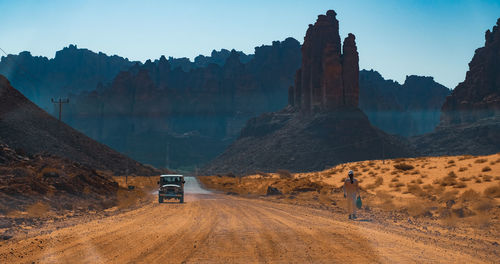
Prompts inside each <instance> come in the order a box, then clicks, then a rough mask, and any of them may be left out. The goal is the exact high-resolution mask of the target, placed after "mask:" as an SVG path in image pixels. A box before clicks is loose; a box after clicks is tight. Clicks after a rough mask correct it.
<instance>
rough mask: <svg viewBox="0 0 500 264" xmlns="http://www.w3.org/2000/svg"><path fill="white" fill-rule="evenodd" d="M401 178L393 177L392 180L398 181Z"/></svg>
mask: <svg viewBox="0 0 500 264" xmlns="http://www.w3.org/2000/svg"><path fill="white" fill-rule="evenodd" d="M398 181H399V179H398V178H397V177H394V178H392V180H391V182H398Z"/></svg>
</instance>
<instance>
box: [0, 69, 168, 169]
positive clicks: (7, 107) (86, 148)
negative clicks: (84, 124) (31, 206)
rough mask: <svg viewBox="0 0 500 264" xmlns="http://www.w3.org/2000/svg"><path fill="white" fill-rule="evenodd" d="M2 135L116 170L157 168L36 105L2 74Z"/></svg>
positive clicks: (25, 147) (27, 149)
mask: <svg viewBox="0 0 500 264" xmlns="http://www.w3.org/2000/svg"><path fill="white" fill-rule="evenodd" d="M0 139H1V140H2V141H3V142H4V143H5V144H8V145H9V146H10V147H12V148H14V149H17V150H19V151H21V152H23V153H28V154H29V155H34V154H37V153H47V154H51V155H57V156H60V157H65V158H67V159H69V160H72V161H75V162H79V163H81V164H85V165H88V166H91V167H92V168H94V169H102V170H111V171H113V172H115V173H117V174H124V173H125V172H126V171H127V170H128V171H129V172H130V173H136V174H139V175H150V174H154V173H158V172H157V171H156V170H154V169H152V168H149V167H146V166H143V165H142V164H140V163H138V162H136V161H134V160H132V159H130V158H128V157H126V156H124V155H121V154H120V153H118V152H116V151H114V150H112V149H111V148H109V147H107V146H105V145H102V144H100V143H97V142H96V141H94V140H92V139H90V138H89V137H87V136H85V135H83V134H82V133H80V132H78V131H76V130H74V129H73V128H71V127H69V126H67V125H66V124H64V123H62V122H59V121H58V120H57V119H55V118H53V117H52V116H51V115H49V114H47V113H46V112H45V111H43V110H42V109H40V108H39V107H37V106H36V105H35V104H33V103H32V102H31V101H29V100H28V99H27V98H26V97H24V96H23V95H22V94H21V93H20V92H18V91H17V90H16V89H14V88H13V87H12V86H11V85H10V83H9V81H8V80H7V79H6V78H5V77H4V76H2V75H0Z"/></svg>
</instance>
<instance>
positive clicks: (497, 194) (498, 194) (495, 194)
mask: <svg viewBox="0 0 500 264" xmlns="http://www.w3.org/2000/svg"><path fill="white" fill-rule="evenodd" d="M484 195H485V196H486V197H491V198H500V184H499V185H497V186H491V187H488V188H486V189H485V190H484Z"/></svg>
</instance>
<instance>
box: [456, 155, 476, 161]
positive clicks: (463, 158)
mask: <svg viewBox="0 0 500 264" xmlns="http://www.w3.org/2000/svg"><path fill="white" fill-rule="evenodd" d="M472 158H474V156H471V155H464V156H462V157H460V158H458V160H466V159H472Z"/></svg>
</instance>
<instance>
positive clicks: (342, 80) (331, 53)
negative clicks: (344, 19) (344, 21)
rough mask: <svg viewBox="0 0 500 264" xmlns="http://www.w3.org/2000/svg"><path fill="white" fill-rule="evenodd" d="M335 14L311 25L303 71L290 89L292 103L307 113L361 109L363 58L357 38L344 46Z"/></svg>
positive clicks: (305, 38) (304, 45)
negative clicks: (360, 54) (361, 59)
mask: <svg viewBox="0 0 500 264" xmlns="http://www.w3.org/2000/svg"><path fill="white" fill-rule="evenodd" d="M336 16H337V13H335V11H333V10H329V11H328V12H326V15H319V16H318V19H317V20H316V23H314V25H309V28H308V29H307V32H306V36H305V37H304V44H303V45H302V67H301V68H300V69H299V70H298V71H297V73H296V75H295V86H294V87H291V88H290V89H289V93H290V94H289V103H290V105H292V106H295V107H297V108H298V109H300V110H301V111H303V112H317V111H327V110H333V109H338V108H342V107H357V106H358V97H359V80H358V77H359V64H358V61H359V58H358V51H357V48H356V42H355V37H354V35H353V34H349V36H348V37H347V38H346V39H345V40H344V47H343V51H342V49H341V45H340V35H339V21H338V20H337V18H336Z"/></svg>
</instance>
